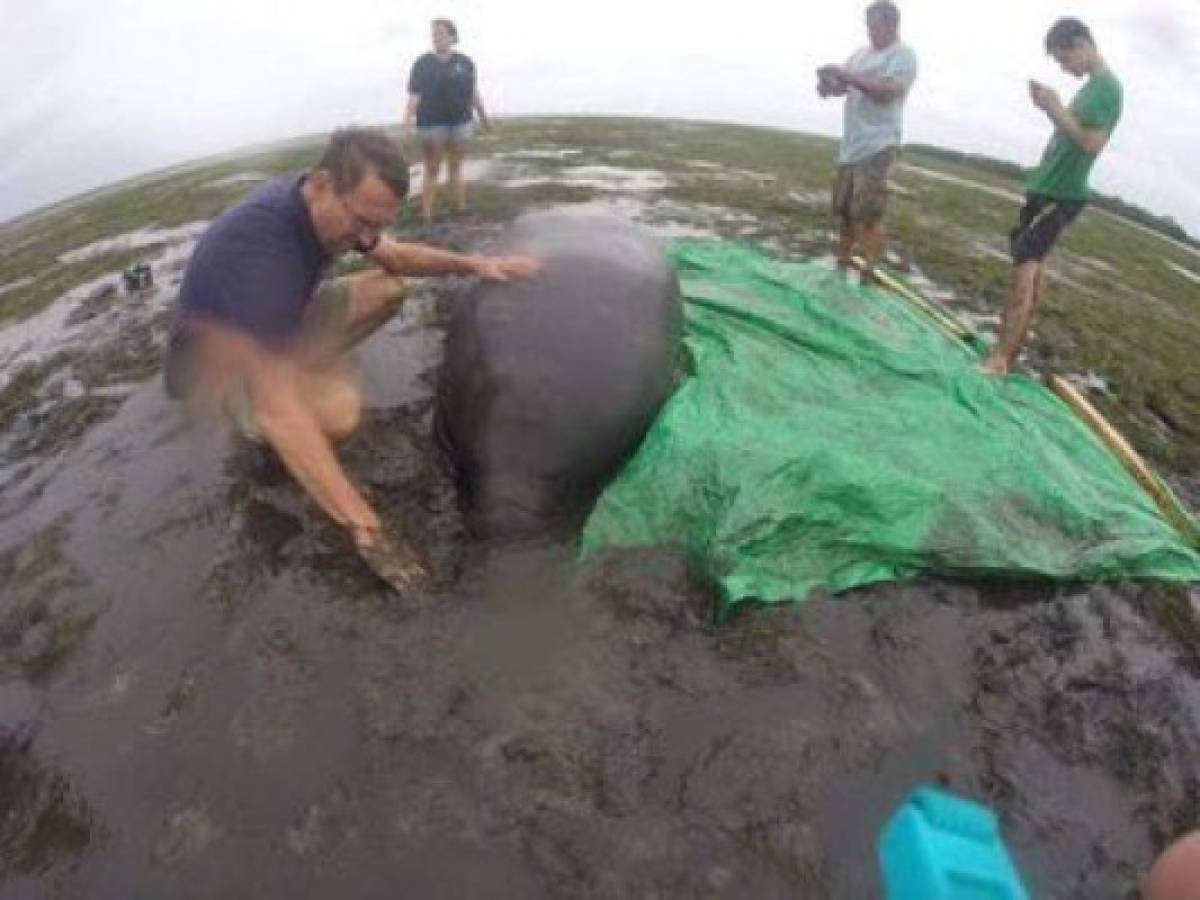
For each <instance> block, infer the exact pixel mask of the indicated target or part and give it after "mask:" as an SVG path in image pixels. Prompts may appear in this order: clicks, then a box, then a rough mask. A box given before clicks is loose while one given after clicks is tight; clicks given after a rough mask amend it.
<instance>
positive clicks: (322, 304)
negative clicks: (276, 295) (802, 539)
mask: <svg viewBox="0 0 1200 900" xmlns="http://www.w3.org/2000/svg"><path fill="white" fill-rule="evenodd" d="M352 279H353V276H345V277H342V278H330V279H328V280H326V281H324V282H322V283H321V285H320V286H319V287H318V288H317V291H316V293H315V294H313V298H312V300H311V301H310V302H309V304H308V308H307V310H306V311H305V314H304V324H303V326H302V329H301V334H300V340H299V345H300V347H301V352H302V353H305V352H316V353H321V352H322V351H328V352H336V351H337V350H338V349H340V348H344V347H346V346H347V345H348V344H349V343H351V341H352V335H351V329H350V316H351V308H350V285H351V281H352ZM193 344H194V339H191V338H188V337H187V336H186V335H177V336H175V337H173V339H172V341H171V346H170V348H169V350H168V352H167V362H166V382H167V392H168V393H169V394H171V395H172V396H174V397H178V398H181V399H186V398H187V397H188V396H189V395H190V394H191V392H192V391H193V390H194V389H195V387H196V384H197V379H198V376H199V374H200V373H199V372H198V371H197V360H196V354H195V352H194V347H193ZM221 407H222V408H223V409H224V411H225V414H226V415H227V416H228V417H229V420H230V422H231V423H232V424H233V426H234V428H236V429H237V431H238V432H239V433H240V434H241V435H242V436H243V437H245V438H246V439H248V440H251V441H255V442H261V441H262V440H263V434H262V429H260V428H259V426H258V422H257V421H256V419H255V416H254V404H253V402H252V400H251V397H250V386H249V385H248V384H246V383H245V382H244V381H243V382H239V383H237V384H234V385H233V386H231V387H230V388H229V389H228V390H226V392H225V395H224V397H223V398H222V400H221Z"/></svg>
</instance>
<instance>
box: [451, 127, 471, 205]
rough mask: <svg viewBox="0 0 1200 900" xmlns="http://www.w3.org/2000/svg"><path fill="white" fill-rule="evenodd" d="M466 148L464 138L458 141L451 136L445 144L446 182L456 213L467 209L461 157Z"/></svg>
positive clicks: (465, 182) (465, 183) (465, 184)
mask: <svg viewBox="0 0 1200 900" xmlns="http://www.w3.org/2000/svg"><path fill="white" fill-rule="evenodd" d="M466 148H467V143H466V140H465V138H464V139H462V140H458V139H456V138H455V137H453V136H451V139H450V140H448V141H447V142H446V182H447V186H448V187H449V188H450V197H451V199H452V200H453V202H454V209H455V210H456V211H457V212H463V211H464V210H466V208H467V181H466V179H465V178H463V156H464V155H465V152H466Z"/></svg>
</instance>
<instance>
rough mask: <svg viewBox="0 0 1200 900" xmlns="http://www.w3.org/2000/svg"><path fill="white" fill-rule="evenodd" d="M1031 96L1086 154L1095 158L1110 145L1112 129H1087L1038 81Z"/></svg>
mask: <svg viewBox="0 0 1200 900" xmlns="http://www.w3.org/2000/svg"><path fill="white" fill-rule="evenodd" d="M1029 96H1030V97H1031V98H1032V99H1033V103H1034V105H1035V106H1037V107H1038V109H1040V110H1041V111H1042V112H1044V113H1045V114H1046V116H1047V117H1048V118H1049V119H1050V121H1051V122H1053V123H1054V126H1055V127H1056V128H1057V129H1058V130H1059V131H1061V132H1063V133H1064V134H1066V136H1067V137H1069V138H1070V139H1071V140H1072V141H1074V142H1075V143H1076V144H1077V145H1078V146H1079V147H1080V149H1082V150H1083V151H1084V152H1085V153H1090V154H1092V155H1093V156H1095V155H1096V154H1097V153H1099V152H1100V151H1101V150H1103V149H1104V145H1105V144H1107V143H1108V138H1109V135H1110V134H1112V131H1111V130H1110V129H1107V128H1085V127H1084V126H1083V125H1082V124H1080V122H1079V120H1078V119H1077V118H1075V114H1074V113H1073V112H1071V111H1070V110H1069V109H1067V108H1066V107H1065V106H1063V104H1062V100H1060V99H1059V97H1058V94H1057V93H1056V92H1055V91H1054V90H1053V89H1051V88H1048V87H1046V86H1045V85H1043V84H1038V83H1037V82H1036V81H1035V82H1030V85H1029Z"/></svg>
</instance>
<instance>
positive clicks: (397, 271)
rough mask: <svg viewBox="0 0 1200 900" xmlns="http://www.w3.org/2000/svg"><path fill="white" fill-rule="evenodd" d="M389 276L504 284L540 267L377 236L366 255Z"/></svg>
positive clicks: (524, 260)
mask: <svg viewBox="0 0 1200 900" xmlns="http://www.w3.org/2000/svg"><path fill="white" fill-rule="evenodd" d="M368 255H369V256H370V258H371V259H372V260H373V261H374V262H376V263H378V264H379V265H380V266H381V267H382V268H383V269H384V270H385V271H386V272H389V273H390V274H392V275H478V276H479V277H481V278H486V279H488V280H489V281H508V279H509V278H512V277H518V278H524V277H528V276H530V275H533V274H534V273H536V272H537V271H538V269H539V268H540V267H541V264H540V263H539V262H538V261H537V260H536V259H534V258H533V257H530V256H479V255H475V254H466V253H455V252H453V251H451V250H442V249H440V248H438V247H430V246H429V245H428V244H408V243H402V242H401V241H397V240H393V239H392V238H390V237H388V236H387V235H386V234H385V235H380V238H379V243H378V244H376V245H375V248H374V249H373V250H372V251H371V252H370V254H368Z"/></svg>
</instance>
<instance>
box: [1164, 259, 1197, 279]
mask: <svg viewBox="0 0 1200 900" xmlns="http://www.w3.org/2000/svg"><path fill="white" fill-rule="evenodd" d="M1163 264H1164V265H1166V267H1167V268H1168V269H1170V270H1171V271H1172V272H1175V273H1177V274H1179V275H1182V276H1183V277H1184V278H1186V279H1187V280H1188V281H1190V282H1192V283H1193V284H1200V274H1197V273H1196V272H1193V271H1192V270H1191V269H1185V268H1184V267H1183V266H1181V265H1178V264H1176V263H1173V262H1171V261H1170V260H1169V259H1164V260H1163Z"/></svg>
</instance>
